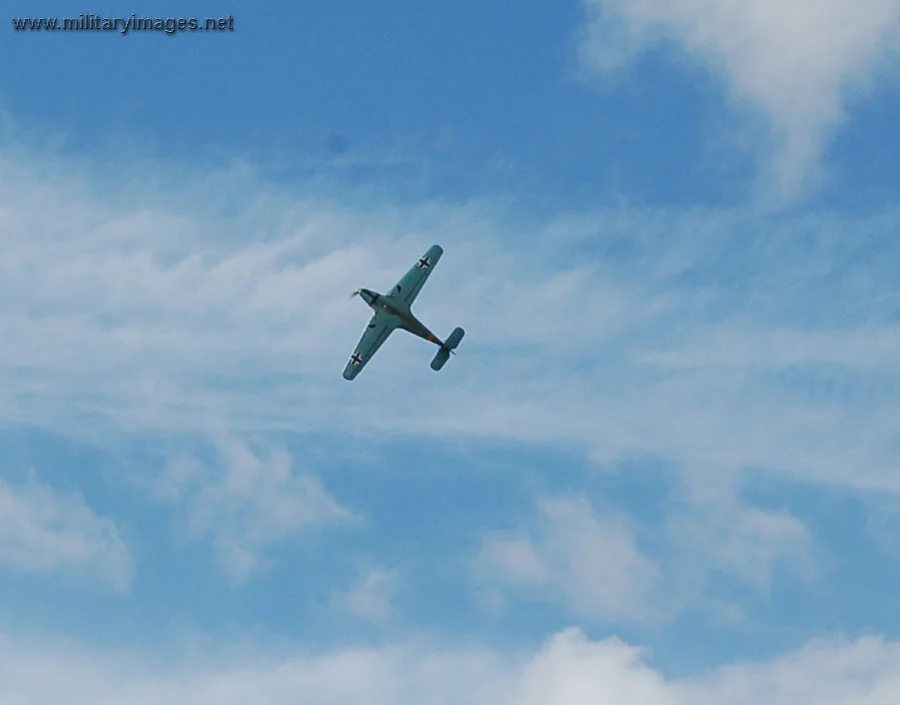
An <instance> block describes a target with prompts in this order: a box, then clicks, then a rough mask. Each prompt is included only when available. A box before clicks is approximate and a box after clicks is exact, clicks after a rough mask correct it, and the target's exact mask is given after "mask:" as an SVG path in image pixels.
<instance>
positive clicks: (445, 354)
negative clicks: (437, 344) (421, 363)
mask: <svg viewBox="0 0 900 705" xmlns="http://www.w3.org/2000/svg"><path fill="white" fill-rule="evenodd" d="M449 359H450V351H449V350H448V349H447V348H441V349H440V350H438V351H437V355H435V356H434V359H433V360H432V361H431V369H433V370H434V371H435V372H437V371H438V370H439V369H441V368H442V367H443V366H444V365H446V364H447V360H449Z"/></svg>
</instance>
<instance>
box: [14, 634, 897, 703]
mask: <svg viewBox="0 0 900 705" xmlns="http://www.w3.org/2000/svg"><path fill="white" fill-rule="evenodd" d="M47 673H53V674H54V677H53V678H47V676H46V674H47ZM0 678H2V680H3V684H4V702H7V703H9V705H25V703H28V705H45V704H46V705H50V704H51V703H57V702H60V701H61V700H65V702H67V703H71V704H72V705H87V704H88V703H90V705H107V704H109V705H113V703H115V705H145V704H146V705H150V704H151V703H160V702H165V703H171V705H181V704H182V703H184V704H187V703H190V704H191V705H204V704H205V703H215V704H216V705H229V704H230V703H235V704H236V703H243V702H247V700H248V699H251V700H255V701H264V702H267V703H272V705H280V704H281V703H284V704H285V705H287V704H288V703H296V702H298V701H300V702H309V703H323V704H326V703H327V704H328V705H354V704H355V703H359V704H360V705H362V704H363V703H365V705H382V704H383V705H396V704H397V703H403V704H406V703H410V704H411V703H422V704H423V705H432V704H433V705H450V704H451V703H460V702H467V703H474V704H475V705H479V704H482V703H483V704H484V705H595V704H596V703H598V702H604V703H605V702H613V703H616V704H617V705H632V704H633V705H721V704H722V703H729V705H732V704H733V705H757V704H758V703H760V702H766V703H770V704H771V705H794V704H795V703H798V702H802V703H807V704H808V705H888V703H893V702H896V699H897V698H898V697H900V646H898V645H897V644H896V643H894V642H887V641H884V640H882V639H878V638H864V639H860V640H858V641H855V642H846V641H827V642H825V641H816V642H810V643H808V644H807V645H805V646H804V647H803V648H801V649H799V650H798V651H795V652H792V653H789V654H787V655H785V656H783V657H780V658H777V659H775V660H772V661H767V662H759V663H742V664H735V665H728V666H723V667H721V668H719V669H717V670H715V671H712V672H711V673H709V674H708V675H705V676H702V677H697V678H690V679H671V678H667V677H666V676H665V675H664V674H662V673H660V672H659V671H657V670H655V669H654V668H652V667H651V666H650V665H648V663H647V661H646V660H645V657H644V654H643V653H642V652H641V650H639V649H636V648H634V647H631V646H628V645H626V644H624V643H622V642H621V641H619V640H618V639H604V640H599V641H594V640H591V639H588V638H587V637H585V636H584V635H583V634H582V633H581V632H579V631H578V630H575V629H571V630H566V631H563V632H561V633H559V634H556V635H555V636H553V637H552V638H550V639H549V640H548V641H547V642H546V644H545V645H544V646H543V647H542V648H541V649H540V650H539V651H537V652H533V653H521V654H514V655H513V654H506V655H504V654H500V653H497V652H492V651H488V650H485V649H481V648H457V649H455V650H452V649H435V648H434V647H433V646H430V645H428V644H426V643H417V644H404V645H398V646H394V647H386V648H380V649H379V648H375V649H373V648H362V649H345V650H339V651H334V652H331V653H327V654H322V655H318V656H313V655H308V654H304V653H302V652H293V653H282V654H278V655H271V654H266V653H262V654H260V653H259V652H257V655H256V656H254V657H247V656H245V655H244V656H242V655H231V656H224V657H223V656H215V655H212V654H208V653H204V654H203V655H201V656H196V655H195V656H193V657H191V658H189V659H187V660H182V661H181V662H180V663H179V665H178V666H177V667H176V666H167V665H165V664H161V663H159V662H158V661H157V660H150V659H146V658H143V657H141V656H139V655H134V654H131V655H129V654H125V653H123V652H119V653H117V654H116V655H111V654H106V653H102V652H89V651H84V650H80V649H79V648H78V647H77V646H74V645H72V644H69V645H65V646H61V645H58V644H49V645H48V644H46V643H45V644H38V643H36V642H33V641H32V642H28V641H22V640H17V639H16V638H15V637H11V636H5V637H4V638H3V639H2V640H0Z"/></svg>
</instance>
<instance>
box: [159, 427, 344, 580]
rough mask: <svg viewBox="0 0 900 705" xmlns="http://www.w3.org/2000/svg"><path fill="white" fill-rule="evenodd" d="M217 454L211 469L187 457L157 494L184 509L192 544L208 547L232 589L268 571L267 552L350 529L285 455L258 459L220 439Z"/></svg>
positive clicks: (174, 465)
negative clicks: (204, 541)
mask: <svg viewBox="0 0 900 705" xmlns="http://www.w3.org/2000/svg"><path fill="white" fill-rule="evenodd" d="M216 450H217V457H216V459H215V460H214V461H212V462H210V463H208V464H207V463H204V462H203V461H201V460H199V459H197V458H194V457H191V456H180V457H178V458H176V459H174V460H173V461H172V462H171V463H170V464H169V465H168V467H167V468H166V471H165V473H164V474H163V476H162V477H161V478H160V479H159V481H158V483H157V490H158V492H159V493H160V496H161V497H162V498H164V499H168V500H170V501H172V502H175V503H177V504H179V505H180V506H182V507H184V510H185V512H186V514H187V531H188V534H189V535H190V536H191V537H192V538H194V539H198V540H201V539H211V541H212V543H213V545H214V546H215V550H216V553H217V555H218V558H219V561H220V563H221V565H222V567H223V568H224V569H225V571H226V572H227V574H228V575H229V577H230V578H231V579H232V580H233V581H234V582H236V583H241V582H243V581H245V580H246V579H247V578H249V577H250V576H251V575H252V574H253V573H254V572H256V571H258V570H259V569H261V568H262V567H264V566H265V563H266V561H265V555H266V549H267V548H268V547H269V546H270V545H272V544H276V543H278V542H281V541H284V540H287V539H289V538H292V537H296V536H302V535H303V534H304V533H308V532H310V531H315V530H321V529H334V528H339V527H341V526H346V525H348V524H352V523H353V522H354V521H355V517H354V515H353V514H352V513H351V512H350V511H348V510H347V509H345V508H343V507H341V506H340V504H338V502H337V501H335V499H334V498H332V497H331V496H330V495H329V494H328V492H327V491H326V490H325V488H324V487H323V485H322V482H321V481H320V480H319V479H318V478H317V477H315V476H313V475H311V474H308V473H307V474H303V473H302V472H300V471H298V470H297V469H295V468H294V462H293V459H292V458H291V456H290V455H288V454H287V453H285V452H283V451H270V452H269V453H268V455H265V454H262V453H257V452H254V450H252V449H251V448H249V447H248V446H247V445H246V444H244V443H242V442H240V441H236V440H233V439H229V438H225V439H219V441H218V443H217V444H216Z"/></svg>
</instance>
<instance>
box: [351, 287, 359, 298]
mask: <svg viewBox="0 0 900 705" xmlns="http://www.w3.org/2000/svg"><path fill="white" fill-rule="evenodd" d="M360 291H361V290H360V289H357V290H356V291H354V292H353V293H352V294H350V298H351V299H355V298H356V297H357V296H359V292H360Z"/></svg>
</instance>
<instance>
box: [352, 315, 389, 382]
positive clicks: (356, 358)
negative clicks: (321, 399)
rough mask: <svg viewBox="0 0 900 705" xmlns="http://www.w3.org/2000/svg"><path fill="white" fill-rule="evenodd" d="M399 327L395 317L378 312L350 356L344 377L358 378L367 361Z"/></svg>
mask: <svg viewBox="0 0 900 705" xmlns="http://www.w3.org/2000/svg"><path fill="white" fill-rule="evenodd" d="M396 329H397V324H396V323H394V322H393V318H388V317H387V316H385V315H384V314H379V313H376V314H375V315H374V316H372V320H370V321H369V325H368V327H367V328H366V330H365V332H364V333H363V334H362V338H360V339H359V343H357V345H356V349H355V350H354V351H353V354H352V355H351V356H350V361H349V362H348V363H347V366H346V367H345V368H344V379H346V380H352V379H355V378H356V375H358V374H359V373H360V372H362V368H363V367H365V366H366V363H367V362H368V361H369V360H371V359H372V356H373V355H374V354H375V353H376V352H377V351H378V348H380V347H381V346H382V345H383V344H384V341H385V340H387V339H388V336H389V335H390V334H391V333H393V332H394V331H395V330H396Z"/></svg>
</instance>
